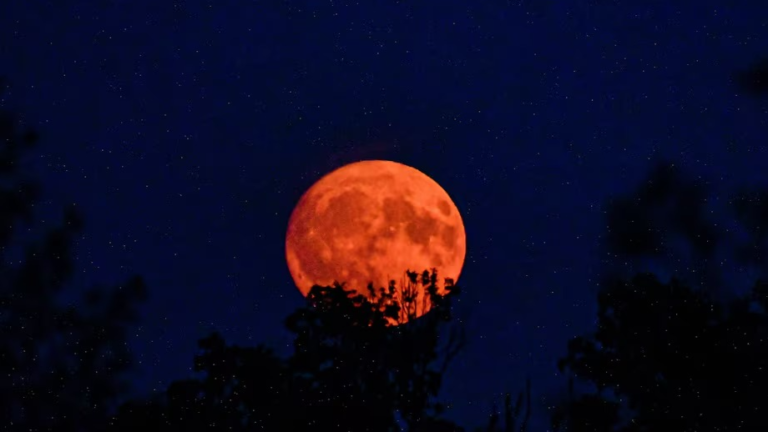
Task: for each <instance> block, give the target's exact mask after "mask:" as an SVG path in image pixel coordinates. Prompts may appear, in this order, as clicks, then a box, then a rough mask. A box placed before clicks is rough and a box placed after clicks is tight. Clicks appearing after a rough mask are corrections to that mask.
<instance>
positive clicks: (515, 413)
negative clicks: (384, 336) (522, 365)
mask: <svg viewBox="0 0 768 432" xmlns="http://www.w3.org/2000/svg"><path fill="white" fill-rule="evenodd" d="M523 406H525V411H523ZM530 418H531V380H530V378H528V379H527V380H526V383H525V390H524V391H521V392H520V393H519V394H518V395H517V399H516V400H515V402H514V403H512V395H511V394H509V393H507V394H506V395H505V396H504V424H503V426H502V423H501V413H499V411H498V408H497V407H496V406H495V405H494V406H493V410H492V411H491V415H490V418H489V419H488V425H487V426H486V427H478V428H475V430H474V431H475V432H501V431H503V432H526V431H527V430H528V422H529V421H530ZM518 426H519V427H518Z"/></svg>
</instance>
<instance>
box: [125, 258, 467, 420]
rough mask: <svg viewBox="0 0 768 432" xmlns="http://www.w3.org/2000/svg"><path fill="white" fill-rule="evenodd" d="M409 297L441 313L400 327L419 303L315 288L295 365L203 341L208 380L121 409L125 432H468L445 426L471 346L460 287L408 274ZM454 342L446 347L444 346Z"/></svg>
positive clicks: (392, 291)
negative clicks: (454, 375) (462, 323)
mask: <svg viewBox="0 0 768 432" xmlns="http://www.w3.org/2000/svg"><path fill="white" fill-rule="evenodd" d="M403 282H404V285H405V287H404V289H405V291H406V292H407V291H408V290H413V289H425V290H426V291H427V292H428V293H429V294H430V297H431V301H432V308H431V310H430V312H429V313H427V314H426V315H424V316H422V317H420V318H418V319H407V318H406V319H407V322H405V323H404V324H401V325H399V326H394V325H391V324H392V320H395V321H397V320H398V319H399V317H402V316H401V310H403V309H404V308H405V309H408V305H407V304H405V305H404V303H406V302H407V301H410V299H409V298H408V297H407V296H406V297H401V296H399V295H398V288H397V286H396V284H395V283H394V281H393V282H391V283H390V285H389V287H388V288H387V289H384V288H381V289H379V290H378V291H374V289H373V287H372V286H370V287H369V295H368V296H362V295H360V294H358V293H357V292H356V291H354V290H349V289H347V288H345V287H344V285H343V284H338V283H337V284H334V285H333V286H329V287H320V286H315V287H314V288H313V289H312V290H311V291H310V293H309V295H308V297H307V304H306V306H305V307H303V308H301V309H299V310H297V311H296V312H294V313H293V314H291V315H290V316H289V317H288V318H287V319H286V323H285V324H286V327H287V328H288V329H289V330H290V331H291V332H292V333H294V334H295V340H294V351H293V354H292V356H290V357H289V358H287V359H281V358H278V357H277V356H275V355H274V353H273V352H272V351H270V350H269V349H267V348H265V347H263V346H257V347H254V348H241V347H238V346H228V345H227V344H226V343H225V342H224V340H223V338H222V337H221V336H220V335H218V334H213V335H211V336H209V337H207V338H205V339H202V340H201V341H200V342H199V346H200V348H201V350H202V353H201V354H200V355H198V356H196V358H195V371H197V372H200V373H202V374H203V376H202V377H201V378H194V379H188V380H182V381H177V382H174V383H173V384H171V385H170V386H169V388H168V390H167V392H166V394H165V395H164V396H165V397H164V398H162V399H160V400H153V401H144V402H132V403H130V404H126V405H125V406H123V407H121V410H120V412H119V413H118V415H117V416H116V418H115V420H114V426H115V429H116V430H125V431H128V430H136V428H137V427H148V425H149V426H151V427H163V428H165V429H168V428H171V429H172V430H187V431H194V430H201V429H205V430H214V429H215V430H217V429H222V430H234V431H238V430H243V431H244V430H290V431H319V430H350V431H361V432H365V431H395V430H401V428H400V426H399V421H400V422H402V423H403V424H404V425H405V426H406V427H407V428H408V430H410V431H425V432H426V431H458V430H460V428H458V427H456V426H455V425H453V424H452V423H451V422H448V421H446V420H443V419H440V418H439V416H440V414H441V413H442V411H443V407H442V405H440V404H439V403H437V402H436V400H435V397H436V396H437V393H438V390H439V388H440V384H441V379H442V376H443V374H444V373H445V371H446V369H447V367H448V365H449V363H450V361H451V360H452V359H453V358H454V356H455V355H456V354H457V353H458V352H459V350H460V349H461V347H462V346H463V343H464V339H463V335H462V333H461V332H460V330H459V329H458V328H456V327H452V328H446V326H445V325H446V324H448V323H449V321H450V320H451V309H450V301H451V299H452V298H453V297H454V296H455V295H457V294H458V288H457V287H455V286H453V284H452V282H451V281H450V280H446V286H447V288H448V294H447V295H445V296H442V295H439V294H437V285H436V284H437V275H436V273H435V272H434V271H433V272H431V273H430V272H426V271H425V272H424V273H422V274H421V275H419V274H416V273H413V272H408V273H407V279H405V280H404V281H403ZM444 339H445V340H446V342H445V343H443V344H441V343H440V342H441V341H442V340H444Z"/></svg>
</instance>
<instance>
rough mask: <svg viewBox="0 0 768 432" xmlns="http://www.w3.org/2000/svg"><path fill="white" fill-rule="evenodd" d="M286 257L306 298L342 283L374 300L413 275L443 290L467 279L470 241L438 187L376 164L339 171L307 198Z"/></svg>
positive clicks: (294, 217)
mask: <svg viewBox="0 0 768 432" xmlns="http://www.w3.org/2000/svg"><path fill="white" fill-rule="evenodd" d="M285 255H286V260H287V262H288V269H289V270H290V272H291V276H292V277H293V280H294V282H295V283H296V286H297V287H298V289H299V291H301V293H302V294H303V295H304V296H306V295H307V294H309V291H310V289H311V288H312V286H314V285H321V286H328V285H332V284H333V283H334V282H335V281H338V282H344V283H345V284H346V287H347V288H351V289H355V290H356V291H357V292H358V293H360V294H363V295H367V294H368V290H367V287H368V284H369V283H371V282H372V283H373V285H374V287H375V288H376V289H378V288H380V287H387V286H388V285H389V281H390V280H395V281H396V282H397V284H398V286H399V285H400V281H401V279H402V278H403V277H404V276H405V271H406V270H411V271H416V272H419V273H421V272H422V271H424V270H429V269H432V268H434V269H436V270H437V276H438V279H439V281H440V284H439V288H442V286H443V280H444V279H445V278H451V279H453V280H454V282H455V281H457V280H458V278H459V274H460V273H461V268H462V266H463V265H464V257H465V255H466V235H465V232H464V223H463V221H462V219H461V215H460V214H459V210H458V209H457V208H456V205H455V204H454V203H453V201H452V200H451V198H450V197H449V196H448V193H446V192H445V190H443V188H442V187H440V185H439V184H437V183H436V182H435V181H434V180H432V179H431V178H429V177H428V176H427V175H426V174H424V173H422V172H421V171H419V170H417V169H415V168H411V167H409V166H407V165H403V164H400V163H397V162H391V161H383V160H369V161H361V162H355V163H352V164H349V165H345V166H343V167H341V168H339V169H336V170H335V171H332V172H331V173H329V174H327V175H325V176H324V177H322V178H321V179H320V180H318V181H317V183H315V184H314V185H313V186H312V187H311V188H309V189H308V190H307V191H306V192H305V193H304V195H303V196H302V197H301V199H300V200H299V203H298V204H297V205H296V208H295V209H294V210H293V213H292V214H291V218H290V220H289V222H288V232H287V234H286V239H285ZM441 291H442V289H441ZM419 294H420V295H423V293H419Z"/></svg>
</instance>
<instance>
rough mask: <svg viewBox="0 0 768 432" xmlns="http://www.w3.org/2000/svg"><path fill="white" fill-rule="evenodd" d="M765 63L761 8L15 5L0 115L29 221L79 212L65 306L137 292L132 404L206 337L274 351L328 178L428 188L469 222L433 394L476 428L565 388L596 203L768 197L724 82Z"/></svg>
mask: <svg viewBox="0 0 768 432" xmlns="http://www.w3.org/2000/svg"><path fill="white" fill-rule="evenodd" d="M766 53H768V2H760V1H752V2H739V4H738V6H737V5H736V2H722V1H712V0H705V1H674V2H673V1H667V0H665V1H640V0H634V1H622V2H618V1H586V0H581V1H572V2H555V1H551V0H543V1H540V0H514V1H503V0H498V1H482V2H481V1H476V2H467V1H449V0H443V1H440V2H416V1H413V2H396V1H393V0H390V1H373V0H370V1H361V2H358V3H351V4H347V3H345V2H330V1H324V0H316V1H312V2H309V1H308V2H291V1H278V0H271V1H268V0H264V1H217V2H212V1H211V2H176V4H174V2H169V1H149V0H133V1H107V0H88V1H66V2H63V1H55V2H54V1H26V0H6V1H2V2H0V75H5V76H6V78H7V79H8V83H9V84H10V86H11V87H10V91H9V92H7V94H6V96H5V99H4V100H0V106H2V107H5V108H12V110H13V111H14V112H16V113H19V114H20V115H21V117H22V119H23V120H24V121H25V122H26V123H27V124H29V125H32V126H34V127H35V128H36V129H37V130H38V131H39V133H40V134H41V138H42V139H41V143H40V147H39V148H38V150H37V151H36V153H35V154H34V155H33V159H32V160H30V161H29V164H30V167H31V169H33V170H34V172H35V173H36V175H37V177H38V179H39V180H40V181H41V182H42V184H43V187H44V199H43V201H42V202H41V203H40V205H39V206H38V207H39V208H38V211H39V215H40V222H41V223H43V224H44V225H46V226H54V225H55V224H56V223H58V222H59V221H60V209H61V208H62V207H63V206H65V205H67V204H69V203H73V202H74V203H77V206H78V208H79V209H80V211H81V212H82V214H83V215H84V217H85V224H86V225H85V229H84V231H83V235H82V237H81V238H80V240H79V242H78V244H77V247H76V266H77V272H78V273H77V277H76V279H75V280H74V281H73V284H72V287H71V288H72V290H71V293H70V294H69V295H70V296H71V298H75V296H76V294H77V293H78V292H79V290H81V289H82V288H84V287H88V286H91V285H93V284H115V283H118V282H120V281H124V280H125V279H127V278H128V277H129V276H130V275H133V274H139V275H142V276H143V277H144V278H145V280H146V282H147V284H148V287H149V293H150V298H149V300H148V302H147V303H146V304H145V306H144V309H143V310H144V315H143V317H142V320H141V326H140V327H138V328H137V329H136V330H135V332H134V333H133V334H132V335H131V340H132V342H131V343H132V344H133V346H134V348H135V355H136V359H137V361H138V364H137V368H138V369H137V372H136V373H135V381H134V384H135V394H136V395H141V394H144V393H147V392H150V391H153V390H154V391H162V390H164V388H165V386H166V385H167V384H168V383H169V382H170V381H171V380H174V379H178V378H182V377H186V376H188V374H189V373H190V371H191V367H192V357H193V354H194V352H195V350H196V341H197V340H198V339H199V338H200V337H202V336H205V335H207V334H208V333H209V332H210V331H211V330H213V329H216V330H218V331H219V332H221V334H222V335H223V336H224V338H225V340H227V341H228V342H231V343H238V344H245V345H255V344H257V343H261V342H263V343H266V344H268V345H270V346H272V347H275V348H276V349H277V350H278V352H281V353H288V352H289V351H290V344H291V341H292V339H291V335H290V334H289V333H288V332H287V331H286V330H285V329H284V328H283V319H284V318H285V317H286V316H287V315H288V314H289V313H290V312H292V311H293V310H295V309H296V308H297V307H299V306H300V305H302V304H303V298H302V296H301V295H300V293H299V291H298V290H297V289H296V288H295V287H294V285H293V282H292V279H291V277H290V274H289V272H288V268H287V266H286V264H285V258H284V240H285V231H286V228H287V223H288V218H289V216H290V213H291V211H292V209H293V207H294V205H295V204H296V203H297V201H298V199H299V198H300V196H301V194H302V193H303V192H304V191H305V190H306V189H307V188H309V187H310V186H311V185H312V184H313V183H314V182H315V181H316V180H318V179H319V178H320V177H321V176H323V175H324V174H326V173H328V172H330V171H331V170H333V169H335V168H338V167H340V166H342V165H344V164H346V163H349V162H353V161H358V160H364V159H387V160H394V161H397V162H401V163H404V164H407V165H410V166H413V167H415V168H417V169H419V170H421V171H423V172H424V173H426V174H428V175H429V176H431V177H432V178H433V179H434V180H435V181H437V182H438V183H439V184H440V185H441V186H442V187H443V188H444V189H445V190H446V191H447V192H448V193H449V194H450V196H451V197H452V198H453V200H454V202H455V204H456V205H457V207H458V208H459V210H460V211H461V213H462V216H463V219H464V223H465V225H466V233H467V258H466V262H465V266H464V269H463V272H462V275H461V277H460V279H459V284H460V285H461V286H462V287H463V288H464V291H463V293H462V296H461V302H460V305H459V315H460V319H461V320H462V322H464V323H465V324H466V326H467V330H468V335H469V337H470V345H469V346H468V347H467V349H466V351H465V352H464V353H463V354H462V355H461V356H460V357H459V358H458V359H457V361H456V363H455V364H454V365H453V366H452V369H450V371H449V373H448V376H447V377H446V382H445V384H444V386H443V390H442V396H443V399H444V400H446V401H449V402H450V403H451V409H450V411H449V413H448V417H449V418H453V419H457V420H458V421H459V422H460V423H462V424H464V425H467V426H472V425H476V424H480V423H483V422H485V419H486V417H487V415H488V412H489V409H490V404H491V402H492V400H493V398H494V397H498V395H499V394H502V393H504V392H507V391H512V392H517V391H519V390H520V389H521V388H522V387H523V386H524V380H525V377H526V375H530V376H531V377H532V385H533V390H534V397H535V401H534V406H533V409H534V412H536V413H538V416H539V417H542V416H544V415H545V408H546V407H547V406H549V405H550V404H551V403H552V400H551V396H548V395H549V394H551V393H552V392H557V391H559V389H560V388H562V386H563V383H564V378H563V377H562V376H560V375H559V374H558V371H557V368H556V361H557V358H558V357H559V356H562V355H564V354H565V350H566V343H567V341H568V340H569V339H570V338H572V337H574V336H576V335H579V334H583V333H585V332H588V331H590V330H591V329H592V326H593V323H594V321H595V310H596V306H595V293H596V285H597V279H598V278H599V275H600V269H601V265H602V264H603V262H604V259H605V254H604V252H601V247H600V245H601V238H602V237H603V236H604V234H605V218H604V205H605V203H606V200H607V199H608V198H609V197H611V196H613V195H616V194H624V193H628V192H631V191H632V190H633V189H634V188H636V186H638V185H639V184H640V183H641V182H642V181H643V180H644V178H645V177H646V175H647V173H648V171H649V169H650V168H651V166H653V164H654V163H655V162H657V161H659V160H664V159H667V160H671V161H674V163H676V164H677V165H679V166H680V167H681V168H683V170H684V171H685V172H687V173H690V175H691V176H692V177H694V178H697V177H699V176H702V178H705V179H708V180H709V181H710V183H711V187H712V188H713V190H714V191H715V192H714V195H713V196H715V197H725V196H726V195H727V193H728V192H729V191H731V190H733V189H734V188H736V187H738V186H749V185H768V178H766V176H765V172H766V171H765V170H766V166H768V146H766V140H765V133H766V131H767V130H768V125H767V124H766V120H767V117H766V114H765V111H764V105H761V104H762V102H760V101H759V100H756V99H753V98H749V97H747V96H744V95H741V94H740V93H739V91H738V88H737V86H736V85H735V84H734V81H733V74H734V73H735V72H737V71H739V70H741V69H744V68H746V67H748V66H749V65H750V64H752V63H753V62H755V61H756V60H758V59H759V58H761V57H762V56H764V55H766ZM724 200H725V199H724V198H723V201H724ZM714 201H717V200H714Z"/></svg>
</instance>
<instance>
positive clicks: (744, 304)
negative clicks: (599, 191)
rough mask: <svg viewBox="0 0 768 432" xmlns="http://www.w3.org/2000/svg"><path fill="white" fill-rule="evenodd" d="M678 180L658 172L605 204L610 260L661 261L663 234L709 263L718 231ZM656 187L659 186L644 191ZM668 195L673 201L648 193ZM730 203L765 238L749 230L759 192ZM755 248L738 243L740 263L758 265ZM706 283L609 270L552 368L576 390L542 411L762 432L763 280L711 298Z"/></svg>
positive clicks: (765, 374)
mask: <svg viewBox="0 0 768 432" xmlns="http://www.w3.org/2000/svg"><path fill="white" fill-rule="evenodd" d="M665 182H666V183H665ZM686 182H687V180H685V177H684V176H681V175H676V176H669V175H668V173H665V172H664V171H663V170H660V169H657V170H655V171H654V173H653V174H652V176H651V177H650V179H649V180H648V181H647V182H646V184H645V186H644V187H642V188H641V189H640V190H639V191H638V192H637V193H636V194H635V195H634V196H630V197H627V198H623V199H619V200H616V201H614V202H613V205H614V207H613V208H610V207H609V209H608V211H607V214H608V219H609V231H610V232H609V236H608V240H609V241H608V245H609V248H608V249H609V251H610V252H611V253H612V254H613V255H614V256H616V257H619V258H621V261H631V260H632V259H633V258H638V257H643V256H648V255H651V256H653V257H655V258H658V259H661V260H664V259H669V257H670V255H669V254H668V253H667V252H666V251H664V250H663V248H664V247H665V246H666V245H665V239H667V238H668V236H667V235H668V234H669V233H670V232H671V233H675V234H680V236H681V238H682V240H683V241H684V242H685V241H687V242H688V246H689V248H690V249H691V250H693V251H694V253H693V254H692V256H693V257H694V259H693V266H694V267H693V268H702V267H705V266H706V265H711V263H712V261H711V258H712V256H713V253H714V246H713V245H718V244H722V243H723V242H721V240H722V239H723V237H722V233H719V232H717V231H716V230H714V229H712V227H713V226H714V224H712V223H710V222H707V221H706V220H705V218H704V217H703V213H704V210H705V209H704V208H703V206H701V205H699V206H696V205H695V202H694V201H699V200H701V201H703V199H704V198H705V197H706V193H705V192H704V191H703V190H702V189H698V190H697V191H696V192H695V193H693V192H691V191H694V189H692V188H690V187H686V186H685V184H686ZM660 184H661V185H663V188H661V189H658V190H655V189H654V188H657V187H660V186H659V185H660ZM681 191H688V192H686V193H682V192H681ZM676 193H679V195H678V196H675V194H676ZM743 195H744V194H743V193H742V194H740V196H742V197H743ZM686 196H687V197H689V198H690V197H691V196H693V197H695V199H693V200H686V199H685V197H686ZM750 196H752V197H753V198H754V197H755V196H756V195H754V194H753V195H750ZM757 196H759V195H757ZM649 197H651V198H657V199H656V200H652V199H649ZM670 197H674V198H672V201H675V202H671V203H670V202H668V201H667V200H666V199H658V198H670ZM733 202H734V205H735V213H736V216H737V220H738V221H740V222H741V223H742V225H743V226H744V227H746V229H747V231H748V232H750V233H751V234H752V236H753V237H755V238H756V239H758V238H762V240H764V233H763V232H762V231H761V228H760V227H761V226H763V225H761V223H762V224H764V223H765V222H766V219H765V215H766V213H765V209H764V208H763V204H762V203H761V202H760V201H759V199H737V200H734V201H733ZM691 206H692V207H693V208H691ZM649 215H653V216H649ZM670 227H671V228H670ZM644 233H647V234H646V235H645V236H644ZM659 233H662V234H659ZM611 236H613V238H612V237H611ZM761 236H762V237H761ZM759 243H760V242H757V241H756V242H750V244H751V245H756V244H759ZM756 251H757V253H761V252H760V251H761V249H759V248H755V247H753V248H751V249H750V248H745V247H743V246H741V245H738V244H737V249H736V254H737V256H738V255H739V254H742V255H744V256H743V257H742V258H743V259H742V261H743V262H752V263H754V264H758V263H759V262H760V259H757V260H754V259H753V260H751V261H750V260H747V259H746V258H747V256H748V255H750V254H752V258H755V256H754V253H755V252H756ZM760 257H761V256H757V258H760ZM762 257H763V258H764V255H762ZM763 264H764V263H763ZM679 271H680V269H679V268H676V269H673V272H672V274H673V275H674V274H675V273H677V272H679ZM707 282H708V280H707V279H706V278H705V279H697V278H690V277H688V278H685V279H681V278H679V277H677V276H673V277H672V278H670V280H669V281H667V282H663V281H661V280H660V278H659V277H658V276H656V275H654V274H652V273H650V272H635V274H634V275H632V276H627V275H626V274H620V273H619V272H608V273H607V274H606V276H605V278H604V280H603V283H602V286H601V290H600V292H599V293H598V325H597V330H596V331H595V332H594V333H592V334H589V335H586V336H583V337H578V338H575V339H573V340H572V341H571V342H570V343H569V345H568V354H567V356H566V357H565V358H563V359H562V360H561V361H560V362H559V367H560V369H561V371H565V370H567V371H569V372H570V373H571V374H572V376H574V377H575V378H577V380H578V381H577V382H578V383H580V384H581V385H582V387H584V388H583V389H580V391H579V392H576V391H575V390H574V387H573V386H572V387H571V389H570V391H569V400H568V401H566V402H565V403H563V404H562V405H561V406H560V407H558V410H557V411H556V413H555V415H554V416H553V418H552V423H553V426H554V427H555V429H556V430H562V431H617V430H619V431H628V432H629V431H633V432H634V431H655V430H676V431H683V432H684V431H722V430H744V431H750V430H755V431H757V430H764V428H765V417H764V415H765V410H766V409H767V408H768V402H766V399H765V397H764V390H765V388H766V385H768V314H767V312H768V297H766V294H768V288H767V287H766V284H765V283H764V282H763V281H760V280H758V281H756V282H755V283H754V285H753V286H752V289H751V290H750V291H749V292H748V293H747V294H744V295H736V294H731V295H730V296H728V297H723V296H719V298H716V297H718V296H715V295H714V294H717V291H713V290H711V289H708V288H709V287H710V286H711V285H708V284H707ZM723 284H724V283H723ZM730 288H731V290H732V291H731V292H732V293H733V292H735V289H734V287H730Z"/></svg>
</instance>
